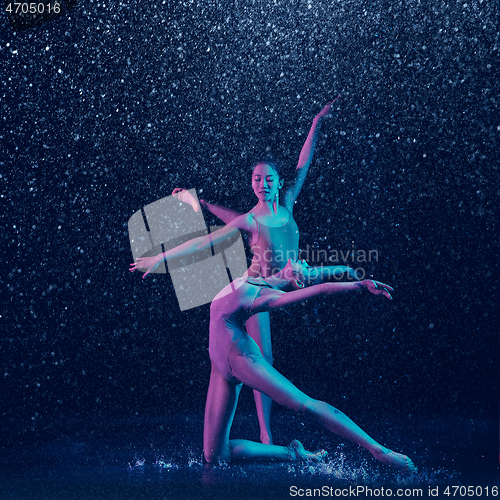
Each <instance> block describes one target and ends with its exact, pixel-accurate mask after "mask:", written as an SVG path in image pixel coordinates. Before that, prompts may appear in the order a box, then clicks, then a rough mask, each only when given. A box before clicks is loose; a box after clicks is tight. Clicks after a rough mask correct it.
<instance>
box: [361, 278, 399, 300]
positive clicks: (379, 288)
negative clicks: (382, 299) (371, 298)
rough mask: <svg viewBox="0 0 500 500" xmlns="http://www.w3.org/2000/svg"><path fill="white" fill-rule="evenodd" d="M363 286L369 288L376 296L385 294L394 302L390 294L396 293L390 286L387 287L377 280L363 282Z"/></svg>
mask: <svg viewBox="0 0 500 500" xmlns="http://www.w3.org/2000/svg"><path fill="white" fill-rule="evenodd" d="M362 283H363V285H364V286H365V287H366V288H368V291H369V292H370V293H373V294H374V295H380V294H383V295H384V296H386V297H387V298H388V299H389V300H392V296H391V293H390V292H394V288H392V287H391V286H389V285H385V284H384V283H380V281H375V280H364V281H362Z"/></svg>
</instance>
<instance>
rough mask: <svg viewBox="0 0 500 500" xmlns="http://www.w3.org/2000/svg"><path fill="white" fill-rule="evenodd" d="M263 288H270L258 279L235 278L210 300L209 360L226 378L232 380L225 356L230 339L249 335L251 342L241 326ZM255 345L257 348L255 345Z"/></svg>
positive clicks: (234, 339) (227, 359)
mask: <svg viewBox="0 0 500 500" xmlns="http://www.w3.org/2000/svg"><path fill="white" fill-rule="evenodd" d="M266 287H267V288H273V287H272V286H271V285H269V284H268V283H266V282H265V281H264V280H262V279H259V278H238V279H236V280H234V281H233V282H232V283H230V284H229V285H227V286H226V287H225V288H224V289H223V290H221V291H220V292H219V293H218V294H217V295H216V296H215V298H214V300H213V301H212V304H211V306H210V336H209V347H208V351H209V354H210V360H211V361H212V363H213V364H214V365H215V366H216V367H217V369H218V370H219V372H220V374H221V375H222V376H223V377H224V378H225V379H226V380H229V381H235V379H234V377H233V375H232V371H231V366H230V364H229V358H228V354H229V349H230V348H231V345H232V344H233V342H235V341H236V340H238V339H240V338H242V337H248V339H249V340H250V341H252V342H254V341H253V339H252V338H251V337H250V336H249V335H248V334H247V333H246V331H245V329H244V325H245V322H246V321H247V319H248V318H249V317H250V316H251V314H252V307H253V304H254V302H255V299H256V298H257V297H258V296H259V294H260V292H261V290H262V288H266ZM252 288H254V290H253V289H252ZM255 346H256V347H257V349H259V348H258V346H257V344H255Z"/></svg>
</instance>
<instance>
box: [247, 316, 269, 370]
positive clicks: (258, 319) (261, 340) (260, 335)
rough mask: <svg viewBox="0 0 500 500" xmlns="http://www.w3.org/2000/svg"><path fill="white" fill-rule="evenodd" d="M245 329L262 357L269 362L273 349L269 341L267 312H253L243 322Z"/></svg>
mask: <svg viewBox="0 0 500 500" xmlns="http://www.w3.org/2000/svg"><path fill="white" fill-rule="evenodd" d="M245 329H246V331H247V333H248V335H250V337H252V338H253V339H254V340H255V342H257V345H258V346H259V348H260V350H261V351H262V354H263V356H264V358H266V359H267V361H269V362H270V363H272V362H273V349H272V343H271V318H270V316H269V313H268V312H263V313H258V314H254V315H253V316H250V318H249V319H248V320H247V322H246V323H245Z"/></svg>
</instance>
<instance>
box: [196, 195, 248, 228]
mask: <svg viewBox="0 0 500 500" xmlns="http://www.w3.org/2000/svg"><path fill="white" fill-rule="evenodd" d="M200 204H201V206H202V207H205V208H206V209H207V210H208V211H209V212H211V213H212V214H214V215H215V216H216V217H218V218H219V219H220V220H221V221H222V222H224V224H229V223H230V222H231V221H232V220H234V219H236V218H237V217H240V216H241V215H243V214H240V213H239V212H237V211H236V210H232V209H231V208H226V207H222V206H220V205H214V204H213V203H208V201H205V200H200Z"/></svg>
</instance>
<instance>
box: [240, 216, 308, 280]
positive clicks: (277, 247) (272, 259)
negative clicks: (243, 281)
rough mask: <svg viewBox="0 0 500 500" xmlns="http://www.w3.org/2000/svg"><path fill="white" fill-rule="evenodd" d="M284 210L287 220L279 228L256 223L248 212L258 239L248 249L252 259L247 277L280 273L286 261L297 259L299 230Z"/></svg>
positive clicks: (291, 217)
mask: <svg viewBox="0 0 500 500" xmlns="http://www.w3.org/2000/svg"><path fill="white" fill-rule="evenodd" d="M285 210H286V211H287V212H288V219H287V221H286V222H285V224H283V225H282V226H279V227H270V226H266V225H265V224H262V223H260V222H258V221H257V218H256V217H255V215H254V214H253V213H252V212H250V215H251V216H252V217H253V218H254V220H255V222H256V223H257V230H258V239H257V242H256V243H255V244H253V245H252V246H251V248H250V249H251V251H252V253H253V254H254V257H253V259H252V265H251V266H250V268H249V269H248V272H247V274H248V276H256V277H258V276H262V277H264V278H266V277H267V276H271V274H274V273H277V272H278V271H281V269H283V268H284V267H285V264H286V263H287V261H288V259H296V258H297V257H298V253H299V228H298V226H297V223H296V222H295V220H294V218H293V216H292V214H291V213H290V212H289V211H288V210H287V209H286V208H285Z"/></svg>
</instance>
